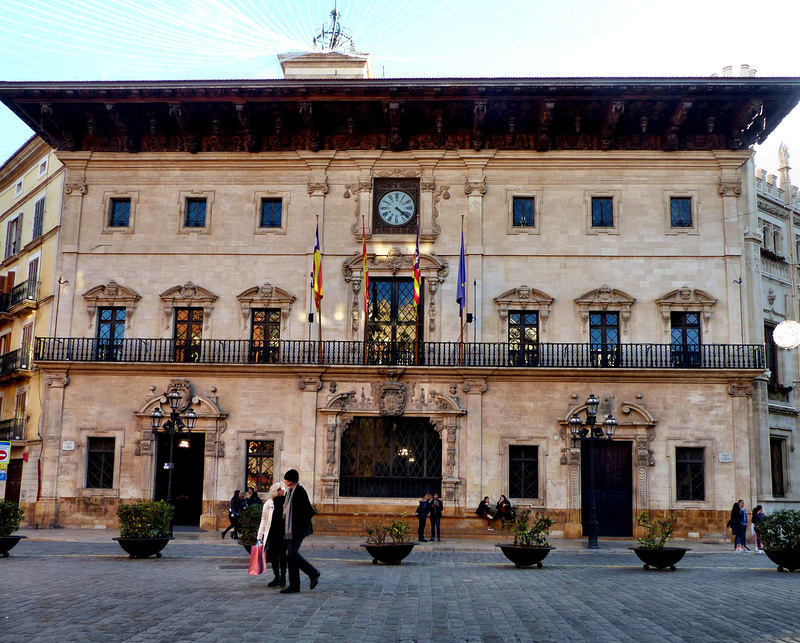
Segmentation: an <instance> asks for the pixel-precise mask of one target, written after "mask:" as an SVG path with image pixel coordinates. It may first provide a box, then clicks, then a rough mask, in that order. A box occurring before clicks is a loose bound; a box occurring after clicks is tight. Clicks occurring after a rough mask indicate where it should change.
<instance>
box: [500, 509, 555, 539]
mask: <svg viewBox="0 0 800 643" xmlns="http://www.w3.org/2000/svg"><path fill="white" fill-rule="evenodd" d="M531 521H533V524H531ZM554 524H555V521H554V520H553V519H552V518H550V517H549V516H546V515H544V514H539V513H537V514H535V515H534V516H533V517H531V510H530V509H519V510H517V512H516V517H515V518H514V520H512V521H511V523H510V526H509V530H510V531H511V533H512V534H513V535H514V546H515V547H549V546H550V543H549V542H547V537H548V536H549V535H550V528H551V527H552V526H553V525H554Z"/></svg>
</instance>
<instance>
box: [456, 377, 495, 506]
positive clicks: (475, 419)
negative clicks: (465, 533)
mask: <svg viewBox="0 0 800 643" xmlns="http://www.w3.org/2000/svg"><path fill="white" fill-rule="evenodd" d="M487 389H488V385H487V384H486V379H484V378H475V377H471V378H468V379H465V380H464V383H463V384H462V385H461V390H462V391H464V393H466V394H467V399H466V407H467V415H466V416H465V417H466V421H465V424H464V427H463V429H462V430H461V431H459V433H460V436H459V442H458V450H457V454H458V467H459V470H460V471H462V472H463V473H462V478H465V480H466V489H465V490H464V491H462V494H463V495H464V501H465V502H466V505H467V507H471V506H472V505H475V506H476V507H477V506H478V502H479V501H480V499H481V498H483V496H485V495H487V494H485V493H484V486H485V485H487V484H488V482H489V481H488V475H489V474H488V472H485V471H484V462H493V461H494V459H493V458H492V449H490V448H486V449H485V448H484V447H485V446H486V445H484V443H483V397H482V396H483V394H484V393H485V392H486V391H487Z"/></svg>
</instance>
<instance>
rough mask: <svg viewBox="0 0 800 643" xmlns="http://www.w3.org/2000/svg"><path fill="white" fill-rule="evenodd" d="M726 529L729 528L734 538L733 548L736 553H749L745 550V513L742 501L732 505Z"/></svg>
mask: <svg viewBox="0 0 800 643" xmlns="http://www.w3.org/2000/svg"><path fill="white" fill-rule="evenodd" d="M728 527H730V528H731V531H732V532H733V537H734V547H735V549H736V551H750V550H749V549H747V545H746V540H745V538H746V536H745V534H746V533H747V532H746V531H745V530H746V529H747V511H746V510H745V508H744V500H739V501H738V502H734V503H733V507H731V519H730V520H729V521H728Z"/></svg>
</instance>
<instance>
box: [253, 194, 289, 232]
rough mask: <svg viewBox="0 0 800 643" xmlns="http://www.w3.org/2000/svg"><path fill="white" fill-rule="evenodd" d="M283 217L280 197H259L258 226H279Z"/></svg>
mask: <svg viewBox="0 0 800 643" xmlns="http://www.w3.org/2000/svg"><path fill="white" fill-rule="evenodd" d="M282 217H283V200H282V199H261V219H260V220H259V224H258V225H259V227H260V228H280V227H281V225H282Z"/></svg>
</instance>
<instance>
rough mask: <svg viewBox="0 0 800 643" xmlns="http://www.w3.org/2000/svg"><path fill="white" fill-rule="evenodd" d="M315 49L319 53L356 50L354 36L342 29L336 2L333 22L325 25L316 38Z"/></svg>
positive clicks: (332, 15)
mask: <svg viewBox="0 0 800 643" xmlns="http://www.w3.org/2000/svg"><path fill="white" fill-rule="evenodd" d="M314 49H316V50H317V51H348V50H349V51H351V52H354V51H355V50H356V46H355V43H354V42H353V35H352V34H351V33H350V30H349V29H345V28H344V27H342V25H341V23H340V22H339V12H338V11H337V9H336V2H334V3H333V10H332V11H331V21H330V22H329V23H327V24H323V25H322V27H321V28H320V31H319V33H318V34H317V35H316V36H314Z"/></svg>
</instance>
